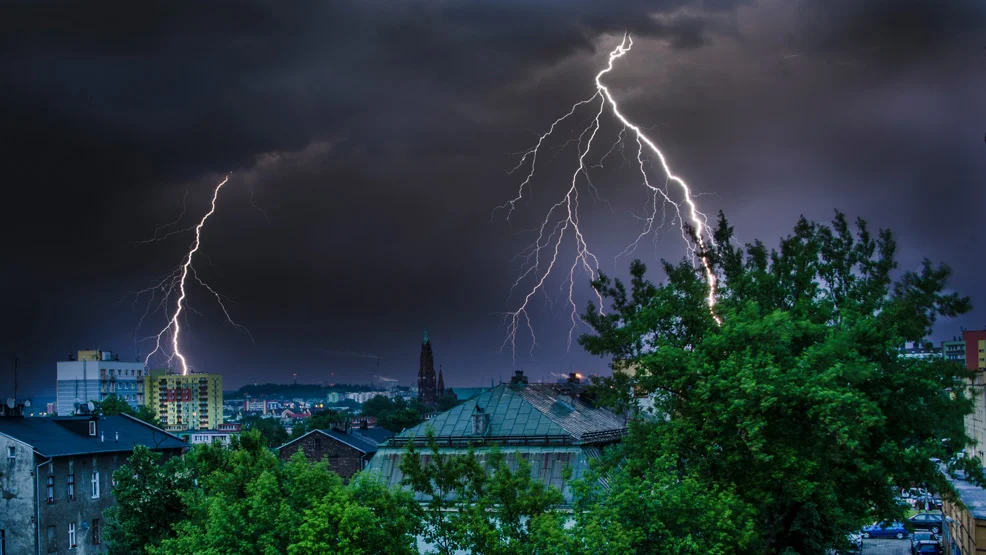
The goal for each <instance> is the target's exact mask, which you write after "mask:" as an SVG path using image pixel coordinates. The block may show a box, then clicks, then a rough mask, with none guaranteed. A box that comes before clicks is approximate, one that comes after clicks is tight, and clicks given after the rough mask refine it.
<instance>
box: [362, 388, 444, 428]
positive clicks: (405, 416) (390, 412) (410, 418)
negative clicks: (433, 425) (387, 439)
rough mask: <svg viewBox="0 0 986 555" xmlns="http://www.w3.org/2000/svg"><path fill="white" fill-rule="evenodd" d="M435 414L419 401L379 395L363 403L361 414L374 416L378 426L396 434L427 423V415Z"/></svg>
mask: <svg viewBox="0 0 986 555" xmlns="http://www.w3.org/2000/svg"><path fill="white" fill-rule="evenodd" d="M429 412H434V409H433V408H431V407H429V406H428V405H425V404H423V403H420V402H418V400H417V399H412V400H411V401H407V400H406V399H404V398H403V397H394V398H393V399H391V398H389V397H384V396H383V395H377V396H376V397H373V398H372V399H370V400H369V401H367V402H365V403H363V409H362V410H361V411H360V414H361V415H363V416H372V417H374V418H376V419H377V425H378V426H380V427H382V428H387V429H388V430H390V431H392V432H394V433H400V432H401V431H403V430H405V429H407V428H411V427H413V426H417V425H418V424H420V423H422V422H424V421H425V414H427V413H429Z"/></svg>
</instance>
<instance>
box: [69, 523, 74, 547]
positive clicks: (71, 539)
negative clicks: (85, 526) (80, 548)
mask: <svg viewBox="0 0 986 555" xmlns="http://www.w3.org/2000/svg"><path fill="white" fill-rule="evenodd" d="M68 548H69V549H74V548H75V523H74V522H69V523H68Z"/></svg>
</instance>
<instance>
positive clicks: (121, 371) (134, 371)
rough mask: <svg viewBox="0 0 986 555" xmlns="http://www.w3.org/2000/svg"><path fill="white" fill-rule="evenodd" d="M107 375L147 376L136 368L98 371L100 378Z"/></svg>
mask: <svg viewBox="0 0 986 555" xmlns="http://www.w3.org/2000/svg"><path fill="white" fill-rule="evenodd" d="M107 373H108V374H109V375H110V376H135V377H136V376H146V375H147V374H146V373H145V372H144V371H143V370H140V369H138V368H120V369H116V368H109V369H107V368H102V369H100V370H99V374H100V376H106V375H107Z"/></svg>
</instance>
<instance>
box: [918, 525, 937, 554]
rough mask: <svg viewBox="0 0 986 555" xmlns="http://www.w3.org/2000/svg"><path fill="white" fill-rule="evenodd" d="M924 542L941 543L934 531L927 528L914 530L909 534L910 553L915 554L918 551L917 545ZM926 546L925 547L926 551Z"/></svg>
mask: <svg viewBox="0 0 986 555" xmlns="http://www.w3.org/2000/svg"><path fill="white" fill-rule="evenodd" d="M925 543H936V544H939V545H941V537H939V536H938V534H935V533H934V532H930V531H928V530H916V531H915V532H914V533H913V534H911V555H917V554H918V553H919V550H918V545H921V544H925ZM927 550H928V548H925V551H927Z"/></svg>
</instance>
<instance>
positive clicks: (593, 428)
mask: <svg viewBox="0 0 986 555" xmlns="http://www.w3.org/2000/svg"><path fill="white" fill-rule="evenodd" d="M580 391H581V388H580V387H579V386H577V385H572V384H523V383H511V384H502V385H499V386H497V387H494V388H493V389H490V390H489V391H486V392H484V393H482V394H480V395H478V396H477V397H475V398H473V399H470V400H468V401H466V402H465V403H462V404H461V405H459V406H457V407H454V408H452V409H450V410H448V411H445V412H443V413H440V414H438V415H436V416H435V417H434V418H432V419H431V420H429V421H427V422H425V423H423V424H419V425H418V426H415V427H413V428H410V429H407V430H404V431H403V432H401V433H400V434H398V435H397V436H395V437H393V438H391V440H390V441H389V442H388V445H392V446H399V445H403V444H406V443H407V442H408V441H411V440H412V439H414V440H415V442H416V443H418V442H421V443H423V442H425V441H426V440H425V437H426V435H427V433H428V431H429V430H430V431H432V432H433V433H434V435H435V439H436V441H437V442H438V443H439V444H440V445H452V444H456V443H500V444H518V443H519V444H524V445H536V444H542V445H559V444H561V445H569V444H571V445H582V444H586V445H588V444H596V443H608V442H611V441H615V440H618V439H619V438H621V437H622V436H623V435H624V434H625V433H626V431H627V425H626V421H625V420H624V419H623V418H622V417H620V416H617V415H616V414H614V413H612V412H610V411H608V410H606V409H603V408H598V407H595V406H594V405H592V404H590V403H588V402H587V401H585V400H584V399H583V398H582V397H580V396H579V395H578V392H580ZM481 414H484V415H488V418H489V423H488V425H486V426H484V431H483V432H482V433H481V434H476V433H474V427H473V420H474V418H473V416H474V415H481Z"/></svg>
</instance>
